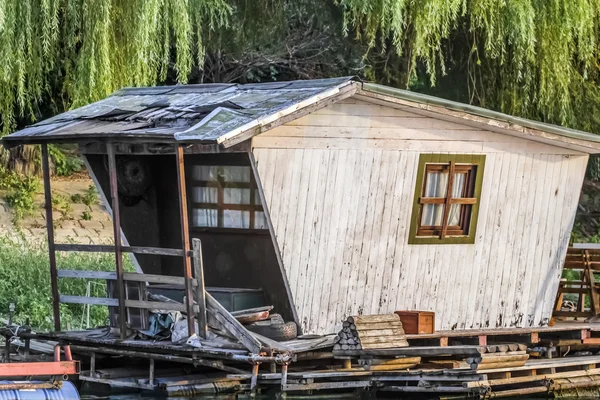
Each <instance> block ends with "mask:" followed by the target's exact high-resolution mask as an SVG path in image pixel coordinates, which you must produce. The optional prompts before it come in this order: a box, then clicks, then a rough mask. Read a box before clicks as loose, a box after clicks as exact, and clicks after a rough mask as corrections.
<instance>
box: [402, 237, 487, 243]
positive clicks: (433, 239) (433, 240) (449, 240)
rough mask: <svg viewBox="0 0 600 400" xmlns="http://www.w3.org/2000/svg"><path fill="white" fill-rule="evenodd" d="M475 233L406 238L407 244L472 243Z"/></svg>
mask: <svg viewBox="0 0 600 400" xmlns="http://www.w3.org/2000/svg"><path fill="white" fill-rule="evenodd" d="M474 243H475V235H472V236H450V237H446V238H444V239H441V238H439V237H435V236H415V237H411V238H409V239H408V244H439V245H444V244H474Z"/></svg>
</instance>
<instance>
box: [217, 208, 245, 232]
mask: <svg viewBox="0 0 600 400" xmlns="http://www.w3.org/2000/svg"><path fill="white" fill-rule="evenodd" d="M223 227H224V228H249V227H250V212H249V211H238V210H223Z"/></svg>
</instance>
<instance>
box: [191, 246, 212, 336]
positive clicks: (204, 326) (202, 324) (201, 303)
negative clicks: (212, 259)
mask: <svg viewBox="0 0 600 400" xmlns="http://www.w3.org/2000/svg"><path fill="white" fill-rule="evenodd" d="M192 249H193V251H192V252H193V254H194V277H195V278H196V283H197V286H196V303H198V316H197V318H198V330H199V332H198V335H200V337H201V338H204V339H207V333H208V323H207V320H206V292H205V291H204V290H205V289H204V262H203V260H202V242H201V241H200V239H192Z"/></svg>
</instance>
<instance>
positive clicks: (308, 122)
mask: <svg viewBox="0 0 600 400" xmlns="http://www.w3.org/2000/svg"><path fill="white" fill-rule="evenodd" d="M253 148H254V150H253V151H254V155H255V157H256V160H257V163H258V170H259V174H260V177H261V181H262V185H263V188H264V192H265V196H266V202H267V205H268V209H269V212H270V215H271V218H272V221H273V225H274V229H275V233H276V237H277V242H278V245H279V248H280V251H281V253H282V257H283V263H284V267H285V271H286V273H287V278H288V281H289V285H290V289H291V291H292V295H293V300H294V303H295V306H296V308H297V311H298V315H299V318H300V322H301V324H302V328H303V331H304V332H305V333H325V332H333V331H335V330H336V329H338V327H339V325H340V321H341V320H342V319H344V318H345V317H347V316H348V315H351V314H377V313H388V312H393V311H394V310H410V309H419V310H432V311H435V313H436V328H437V329H471V328H486V327H512V326H519V327H522V326H539V325H544V324H545V323H547V320H548V318H549V317H550V314H551V309H552V306H553V301H554V296H555V294H556V288H557V284H558V279H559V276H560V271H561V268H562V260H563V257H564V253H565V250H566V246H567V244H568V240H569V234H570V231H571V227H572V224H573V220H574V215H575V210H576V206H577V201H578V198H579V193H580V189H581V183H582V180H583V176H584V172H585V168H586V165H587V159H588V156H587V155H582V154H578V153H576V152H573V151H569V150H565V149H562V148H558V147H554V146H549V145H545V144H538V143H535V142H531V141H527V140H522V139H518V138H515V137H510V136H507V135H503V134H499V133H493V132H486V131H477V130H474V129H473V128H470V127H468V126H463V125H457V124H452V123H449V122H445V121H441V120H437V119H433V118H429V117H421V116H418V115H416V114H412V113H410V112H408V111H406V110H397V109H393V108H388V107H384V106H378V105H370V104H368V103H363V102H361V101H357V100H353V99H348V100H346V101H344V102H343V103H337V104H334V105H332V106H329V107H327V108H325V109H323V110H321V111H319V112H317V113H314V114H312V115H309V116H306V117H303V118H301V119H299V120H296V121H294V122H292V123H289V124H287V125H284V126H281V127H279V128H276V129H274V130H272V131H269V132H267V133H265V134H262V135H260V136H258V137H256V138H254V139H253ZM421 153H460V154H463V153H477V154H486V155H487V157H486V165H485V173H484V178H483V190H482V197H481V199H480V201H481V202H480V212H479V221H478V224H477V237H476V241H475V244H471V245H468V244H466V245H408V244H407V241H408V230H409V225H410V217H411V215H410V214H411V210H412V203H413V196H414V190H415V177H416V169H417V164H418V159H419V154H421Z"/></svg>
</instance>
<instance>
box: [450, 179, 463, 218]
mask: <svg viewBox="0 0 600 400" xmlns="http://www.w3.org/2000/svg"><path fill="white" fill-rule="evenodd" d="M466 182H467V174H454V182H453V184H452V197H454V198H461V197H464V196H463V193H464V190H465V183H466ZM450 212H452V209H450Z"/></svg>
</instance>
